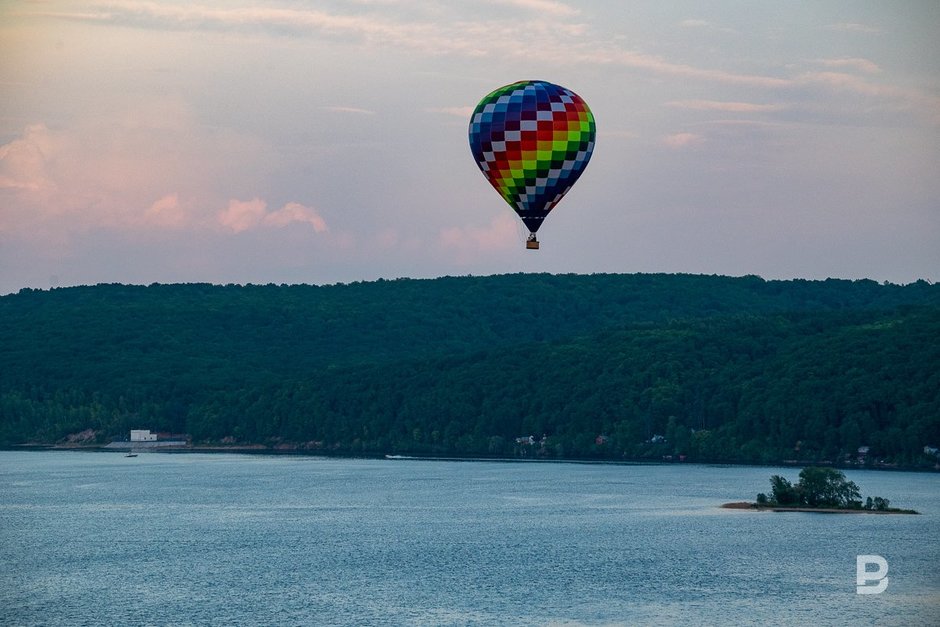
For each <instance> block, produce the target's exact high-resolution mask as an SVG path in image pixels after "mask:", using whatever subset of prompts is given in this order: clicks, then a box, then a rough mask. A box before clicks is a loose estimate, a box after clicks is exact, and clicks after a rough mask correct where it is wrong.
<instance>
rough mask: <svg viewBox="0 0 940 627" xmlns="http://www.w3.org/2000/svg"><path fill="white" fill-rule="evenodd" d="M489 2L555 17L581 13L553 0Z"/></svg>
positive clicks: (493, 0)
mask: <svg viewBox="0 0 940 627" xmlns="http://www.w3.org/2000/svg"><path fill="white" fill-rule="evenodd" d="M489 2H491V3H493V4H508V5H512V6H515V7H519V8H521V9H527V10H530V11H535V12H537V13H541V14H545V15H553V16H556V17H572V16H575V15H578V14H579V13H581V11H580V10H579V9H576V8H574V7H572V6H569V5H567V4H564V3H562V2H555V1H554V0H489Z"/></svg>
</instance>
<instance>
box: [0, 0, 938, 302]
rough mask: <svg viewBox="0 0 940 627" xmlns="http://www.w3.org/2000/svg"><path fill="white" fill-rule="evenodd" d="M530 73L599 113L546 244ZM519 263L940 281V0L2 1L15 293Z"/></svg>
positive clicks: (487, 269) (0, 108)
mask: <svg viewBox="0 0 940 627" xmlns="http://www.w3.org/2000/svg"><path fill="white" fill-rule="evenodd" d="M526 79H539V80H547V81H550V82H553V83H557V84H560V85H563V86H565V87H567V88H570V89H572V90H573V91H575V92H576V93H578V94H579V95H580V96H581V97H582V98H583V99H584V100H585V101H586V102H587V103H588V105H589V106H590V107H591V110H592V112H593V113H594V116H595V119H596V122H597V140H596V147H595V150H594V154H593V157H592V160H591V162H590V164H589V165H588V168H587V170H586V171H585V172H584V174H583V175H582V176H581V178H580V180H579V181H578V183H577V185H576V186H575V187H574V188H573V189H572V190H571V191H570V192H569V193H568V195H567V196H566V197H565V198H564V199H563V200H562V201H561V203H559V205H558V206H557V207H556V208H555V210H554V211H553V212H552V214H551V215H550V216H549V218H548V219H547V220H546V222H545V225H544V226H543V227H542V228H541V230H540V231H539V239H540V241H541V244H542V246H541V249H540V250H538V251H531V250H526V249H525V246H524V239H525V230H524V228H523V227H522V226H521V223H520V222H519V220H518V218H517V217H516V216H515V214H514V213H513V212H512V211H511V209H510V208H509V207H508V205H506V204H505V203H504V202H503V200H502V199H501V198H500V197H499V196H498V195H497V194H496V192H495V191H494V190H493V189H492V188H491V187H490V186H489V184H488V183H487V181H486V180H485V178H484V177H483V175H482V174H481V172H480V171H479V169H478V168H477V166H476V164H475V162H474V161H473V159H472V157H471V154H470V150H469V146H468V142H467V125H468V122H469V116H470V112H471V111H472V109H473V107H474V106H475V105H476V103H477V102H478V101H479V100H480V99H481V98H482V97H483V96H485V95H486V94H487V93H489V92H490V91H492V90H494V89H496V88H497V87H500V86H502V85H505V84H508V83H511V82H515V81H518V80H526ZM511 272H552V273H595V272H614V273H632V272H669V273H674V272H682V273H695V274H724V275H732V276H741V275H746V274H756V275H759V276H762V277H764V278H767V279H775V278H779V279H789V278H806V279H824V278H827V277H837V278H847V279H861V278H871V279H874V280H876V281H879V282H881V281H890V282H893V283H909V282H912V281H915V280H918V279H926V280H928V281H938V280H940V3H937V2H936V1H935V0H927V1H924V2H917V1H911V0H906V1H899V2H890V3H889V2H877V1H871V2H866V1H861V0H855V1H851V2H848V1H847V2H839V1H834V0H820V1H818V2H812V3H809V2H763V1H762V2H745V1H743V0H740V1H737V0H736V1H732V0H717V1H715V2H708V3H702V2H699V1H697V0H695V1H682V0H680V1H675V2H668V3H666V2H660V1H658V0H650V1H637V2H623V1H621V0H585V1H583V2H575V1H573V0H572V1H569V2H563V1H560V0H474V1H473V2H467V1H464V0H440V1H438V2H431V1H424V2H422V1H418V0H349V1H345V2H341V1H339V0H325V1H322V2H317V1H313V0H309V1H304V0H254V1H252V2H238V1H234V2H218V1H215V0H196V1H195V2H174V1H169V0H168V1H160V2H137V1H132V0H117V1H110V2H107V1H102V2H99V1H95V0H69V1H59V0H45V1H43V0H36V1H32V2H30V1H24V0H14V1H9V0H0V294H6V293H11V292H15V291H17V290H19V289H21V288H24V287H30V288H41V289H47V288H51V287H57V286H69V285H82V284H96V283H112V282H120V283H136V284H149V283H154V282H158V283H175V282H211V283H222V284H226V283H236V284H246V283H278V284H279V283H314V284H327V283H337V282H342V283H349V282H353V281H363V280H374V279H377V278H386V279H393V278H398V277H415V278H430V277H438V276H446V275H451V276H453V275H488V274H502V273H511Z"/></svg>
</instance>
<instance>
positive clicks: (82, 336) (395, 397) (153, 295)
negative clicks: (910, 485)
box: [0, 274, 940, 465]
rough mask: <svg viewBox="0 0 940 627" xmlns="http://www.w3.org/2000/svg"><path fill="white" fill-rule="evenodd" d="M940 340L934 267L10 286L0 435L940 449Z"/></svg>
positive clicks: (540, 451) (383, 449)
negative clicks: (840, 275) (904, 274)
mask: <svg viewBox="0 0 940 627" xmlns="http://www.w3.org/2000/svg"><path fill="white" fill-rule="evenodd" d="M937 337H940V286H935V285H931V284H928V283H926V282H918V283H914V284H910V285H904V286H899V285H890V284H878V283H875V282H873V281H840V280H827V281H764V280H762V279H760V278H759V277H753V276H749V277H740V278H731V277H718V276H695V275H589V276H588V275H546V274H535V275H526V274H519V275H502V276H493V277H445V278H441V279H433V280H408V279H402V280H396V281H376V282H368V283H355V284H348V285H329V286H304V285H291V286H286V285H285V286H277V285H264V286H259V285H247V286H238V285H228V286H214V285H207V284H183V285H151V286H127V285H98V286H87V287H77V288H59V289H54V290H49V291H38V290H23V291H21V292H20V293H18V294H13V295H9V296H4V297H0V338H2V341H0V443H2V444H5V445H14V444H20V443H24V442H45V443H50V442H56V441H59V440H61V439H62V438H65V437H66V436H68V435H69V434H71V433H75V432H78V431H83V430H86V429H92V430H93V431H94V432H95V433H96V434H97V437H98V439H99V441H102V442H104V441H108V440H109V439H111V438H116V437H125V436H126V433H127V431H128V430H129V429H131V428H150V429H153V430H164V431H172V432H185V433H189V434H190V435H191V436H192V438H193V440H194V441H195V442H202V443H219V442H235V443H241V444H247V443H263V444H268V445H272V446H283V447H296V448H301V449H306V450H317V451H326V452H337V453H353V454H384V453H403V454H435V455H494V456H525V457H545V458H574V457H577V458H598V459H662V458H664V457H665V458H672V459H688V460H713V461H755V462H779V461H781V460H788V459H794V460H810V461H826V460H829V461H833V462H840V461H846V460H851V461H852V462H853V463H859V460H860V459H861V463H866V464H870V463H877V462H884V463H902V464H914V465H931V464H932V463H936V459H935V457H931V454H930V453H925V450H930V447H936V446H938V445H940V444H938V443H940V346H938V342H937V341H936V338H937ZM530 436H531V437H530ZM925 447H928V448H927V449H925ZM860 449H864V451H865V452H864V454H862V453H859V450H860Z"/></svg>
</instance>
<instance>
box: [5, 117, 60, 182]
mask: <svg viewBox="0 0 940 627" xmlns="http://www.w3.org/2000/svg"><path fill="white" fill-rule="evenodd" d="M49 140H50V136H49V129H47V128H46V127H45V126H44V125H42V124H36V125H32V126H29V127H27V128H26V129H25V130H24V131H23V135H22V137H19V138H17V139H14V140H13V141H12V142H10V143H9V144H5V145H3V146H0V189H7V190H17V191H28V192H38V191H40V190H42V189H47V188H49V187H50V185H51V182H50V180H49V178H48V175H47V173H46V154H47V153H48V152H50V150H51V148H52V147H51V145H50V141H49Z"/></svg>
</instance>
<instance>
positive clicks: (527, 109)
mask: <svg viewBox="0 0 940 627" xmlns="http://www.w3.org/2000/svg"><path fill="white" fill-rule="evenodd" d="M595 134H596V129H595V125H594V116H593V115H592V114H591V110H590V109H589V108H588V106H587V104H586V103H585V102H584V100H582V99H581V97H580V96H578V95H577V94H576V93H574V92H573V91H571V90H570V89H566V88H564V87H561V86H559V85H554V84H552V83H548V82H546V81H520V82H518V83H512V84H511V85H506V86H505V87H500V88H499V89H497V90H496V91H494V92H492V93H490V94H488V95H487V96H485V97H484V98H483V100H481V101H480V104H478V105H477V106H476V109H474V110H473V115H472V116H471V118H470V151H471V152H472V153H473V158H474V159H476V162H477V166H479V168H480V170H481V171H482V172H483V175H484V176H486V178H487V180H488V181H489V182H490V185H492V186H493V187H494V188H495V189H496V191H497V192H499V195H500V196H502V197H503V200H505V201H506V202H507V203H509V206H510V207H512V208H513V210H514V211H515V212H516V213H517V214H518V215H519V217H520V218H521V219H522V222H523V223H524V224H525V225H526V226H527V227H528V229H529V231H530V235H529V243H528V245H527V247H528V248H538V242H537V240H536V238H535V233H536V231H538V230H539V227H541V226H542V222H543V221H544V220H545V217H546V216H547V215H548V214H549V212H550V211H551V210H552V209H553V208H554V207H555V205H557V204H558V201H560V200H561V199H562V197H563V196H564V195H565V194H566V193H568V190H570V189H571V186H572V185H574V183H575V181H577V180H578V177H580V176H581V173H582V172H584V168H585V167H586V166H587V164H588V161H590V159H591V152H592V151H593V150H594V137H595ZM533 243H534V245H532V244H533Z"/></svg>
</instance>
